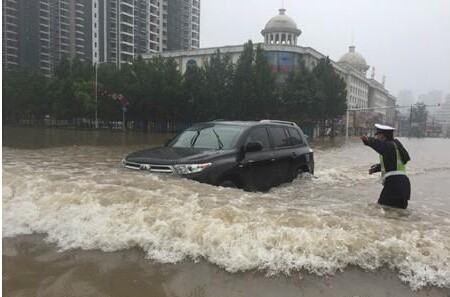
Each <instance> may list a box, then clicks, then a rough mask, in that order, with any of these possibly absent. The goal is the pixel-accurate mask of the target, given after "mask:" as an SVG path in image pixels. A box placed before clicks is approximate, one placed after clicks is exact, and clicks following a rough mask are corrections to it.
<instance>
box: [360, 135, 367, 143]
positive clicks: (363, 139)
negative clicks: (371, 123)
mask: <svg viewBox="0 0 450 297" xmlns="http://www.w3.org/2000/svg"><path fill="white" fill-rule="evenodd" d="M361 140H362V141H363V142H367V141H369V137H367V135H363V136H361Z"/></svg>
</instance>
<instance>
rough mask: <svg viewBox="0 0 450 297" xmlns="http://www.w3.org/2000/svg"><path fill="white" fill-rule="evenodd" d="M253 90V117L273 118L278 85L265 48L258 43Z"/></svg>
mask: <svg viewBox="0 0 450 297" xmlns="http://www.w3.org/2000/svg"><path fill="white" fill-rule="evenodd" d="M253 90H254V94H253V96H251V97H250V98H252V99H253V100H254V102H252V105H253V108H252V109H251V110H253V111H254V112H253V114H251V117H252V118H255V119H262V118H271V117H272V116H274V115H275V112H276V106H277V103H278V102H277V99H276V95H275V90H276V85H275V77H274V75H273V73H272V69H271V68H270V65H269V63H268V61H267V58H266V56H265V53H264V50H263V49H262V48H261V46H259V45H258V47H257V48H256V53H255V63H254V65H253Z"/></svg>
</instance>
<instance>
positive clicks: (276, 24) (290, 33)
mask: <svg viewBox="0 0 450 297" xmlns="http://www.w3.org/2000/svg"><path fill="white" fill-rule="evenodd" d="M279 12H280V13H279V14H278V15H276V16H274V17H273V18H271V19H270V20H269V21H268V22H267V24H266V26H265V28H264V30H262V31H261V34H262V35H263V36H264V43H265V44H286V45H297V38H298V37H299V36H300V34H302V31H301V30H299V29H298V28H297V24H296V23H295V22H294V20H293V19H292V18H290V17H289V16H287V15H286V9H284V8H281V9H280V10H279Z"/></svg>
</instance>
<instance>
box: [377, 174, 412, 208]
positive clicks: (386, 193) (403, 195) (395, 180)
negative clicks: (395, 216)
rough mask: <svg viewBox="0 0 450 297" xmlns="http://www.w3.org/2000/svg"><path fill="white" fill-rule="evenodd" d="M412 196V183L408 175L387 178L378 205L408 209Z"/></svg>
mask: <svg viewBox="0 0 450 297" xmlns="http://www.w3.org/2000/svg"><path fill="white" fill-rule="evenodd" d="M410 196H411V183H410V182H409V178H408V177H407V176H406V175H393V176H389V177H387V178H386V180H385V181H384V188H383V191H381V194H380V199H378V203H379V204H382V205H387V206H391V207H396V208H403V209H406V208H407V207H408V200H409V198H410Z"/></svg>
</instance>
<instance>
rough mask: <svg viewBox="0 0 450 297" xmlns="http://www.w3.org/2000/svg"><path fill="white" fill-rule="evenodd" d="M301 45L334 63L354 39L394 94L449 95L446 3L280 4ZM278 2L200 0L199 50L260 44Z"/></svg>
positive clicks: (347, 0) (328, 0)
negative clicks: (250, 42)
mask: <svg viewBox="0 0 450 297" xmlns="http://www.w3.org/2000/svg"><path fill="white" fill-rule="evenodd" d="M284 3H285V4H284V6H285V8H286V9H287V12H286V13H287V15H289V16H290V17H292V18H293V19H294V20H295V21H296V22H297V25H298V27H299V29H301V30H302V31H303V33H302V35H301V36H300V38H299V42H298V44H299V45H301V46H309V47H312V48H314V49H316V50H318V51H319V52H321V53H323V54H325V55H329V56H330V58H331V59H333V60H335V61H337V60H339V58H340V57H341V56H342V55H343V54H344V53H346V52H347V51H348V46H349V45H350V43H351V42H352V36H353V39H354V44H355V45H356V51H357V52H359V53H361V54H362V55H363V56H364V58H365V59H366V61H367V63H368V64H369V65H370V66H375V68H376V79H377V80H379V81H381V77H382V76H383V75H386V77H387V78H386V87H387V88H388V89H389V90H390V92H391V93H392V94H394V95H397V93H398V91H399V90H402V89H410V90H412V91H413V93H414V95H415V96H418V95H419V94H421V93H425V92H428V91H430V90H434V89H438V90H442V91H444V92H446V93H450V0H284ZM281 5H282V0H202V1H201V6H202V7H201V32H200V35H201V40H200V43H201V47H212V46H223V45H236V44H242V43H244V42H245V41H247V40H248V39H252V40H253V41H254V42H262V41H263V38H262V36H261V34H260V32H261V30H262V29H263V28H264V26H265V24H266V22H267V21H268V20H269V19H270V18H271V17H272V16H274V15H276V14H278V9H279V8H280V6H281Z"/></svg>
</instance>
